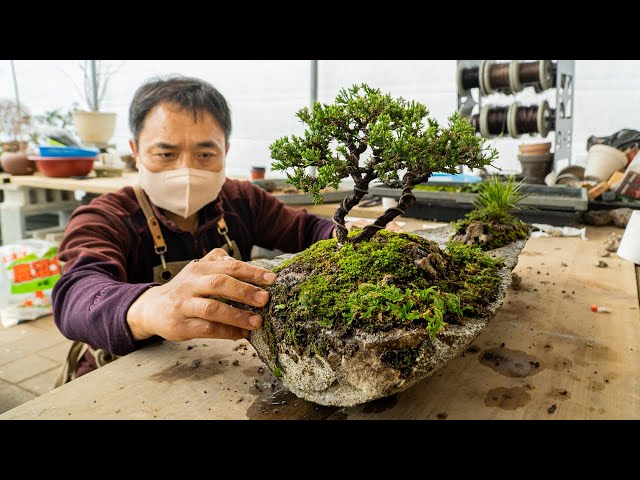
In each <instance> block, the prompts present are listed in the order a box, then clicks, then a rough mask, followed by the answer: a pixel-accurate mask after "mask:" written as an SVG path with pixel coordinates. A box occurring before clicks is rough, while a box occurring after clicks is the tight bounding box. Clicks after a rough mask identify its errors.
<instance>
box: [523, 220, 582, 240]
mask: <svg viewBox="0 0 640 480" xmlns="http://www.w3.org/2000/svg"><path fill="white" fill-rule="evenodd" d="M531 226H533V227H536V228H537V229H538V230H540V231H538V232H533V233H532V234H531V237H532V238H538V237H581V238H582V240H587V227H584V228H574V227H554V226H552V225H546V224H544V223H532V224H531Z"/></svg>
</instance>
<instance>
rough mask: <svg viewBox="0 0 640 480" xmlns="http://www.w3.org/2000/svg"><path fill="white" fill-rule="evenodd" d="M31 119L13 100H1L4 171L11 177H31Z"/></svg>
mask: <svg viewBox="0 0 640 480" xmlns="http://www.w3.org/2000/svg"><path fill="white" fill-rule="evenodd" d="M30 127H31V117H30V116H29V112H28V110H27V109H26V108H25V107H24V106H20V105H18V104H17V103H16V102H14V101H13V100H0V139H1V141H2V156H1V157H0V163H1V164H2V169H3V170H4V171H5V172H7V173H9V174H11V175H31V174H32V173H33V172H35V166H34V164H33V162H31V161H30V160H28V159H27V148H28V145H29V142H28V140H29V131H30Z"/></svg>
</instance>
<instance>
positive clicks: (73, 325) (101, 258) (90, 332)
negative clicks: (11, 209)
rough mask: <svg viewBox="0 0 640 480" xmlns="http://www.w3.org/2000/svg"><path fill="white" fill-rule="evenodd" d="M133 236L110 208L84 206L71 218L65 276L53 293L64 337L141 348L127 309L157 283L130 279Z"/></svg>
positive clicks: (64, 248)
mask: <svg viewBox="0 0 640 480" xmlns="http://www.w3.org/2000/svg"><path fill="white" fill-rule="evenodd" d="M132 235H133V232H132V231H131V230H130V229H129V228H128V227H127V225H126V224H125V223H124V221H123V220H122V218H121V217H120V216H118V215H116V214H115V213H113V212H110V209H109V208H108V207H107V206H103V208H101V206H96V205H93V204H92V205H87V206H82V207H79V208H78V209H76V211H75V212H74V213H73V215H72V216H71V218H70V220H69V224H68V225H67V228H66V230H65V236H64V238H63V241H62V243H61V245H60V250H59V254H58V258H59V259H60V261H61V262H63V267H62V272H63V275H62V277H61V278H60V279H59V280H58V282H57V283H56V285H55V286H54V288H53V292H52V300H53V310H54V319H55V322H56V325H57V326H58V328H59V329H60V331H61V332H62V334H63V335H64V336H65V337H67V338H70V339H72V340H80V341H83V342H85V343H88V344H90V345H93V346H96V347H99V348H103V349H105V350H107V351H109V352H112V353H114V354H116V355H124V354H126V353H129V352H131V351H133V350H135V349H136V348H137V345H136V344H135V342H134V339H133V337H132V335H131V331H130V329H129V327H128V325H127V323H126V321H125V316H126V311H127V310H128V308H129V306H130V305H131V304H132V303H133V302H134V301H135V300H136V299H137V298H138V297H139V296H140V295H141V294H142V293H143V292H145V291H146V290H147V289H149V288H150V287H152V286H154V285H156V284H154V283H144V284H132V283H128V282H127V275H126V257H127V254H126V252H127V251H128V250H129V249H130V248H131V242H132Z"/></svg>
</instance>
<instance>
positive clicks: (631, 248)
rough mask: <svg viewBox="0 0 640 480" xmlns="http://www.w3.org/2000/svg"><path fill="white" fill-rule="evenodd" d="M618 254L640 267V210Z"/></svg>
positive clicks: (634, 213) (633, 219)
mask: <svg viewBox="0 0 640 480" xmlns="http://www.w3.org/2000/svg"><path fill="white" fill-rule="evenodd" d="M591 148H593V147H591ZM617 253H618V256H619V257H622V258H624V259H625V260H629V261H630V262H633V263H635V264H636V265H640V210H634V211H633V212H632V213H631V217H630V218H629V223H627V227H626V229H625V231H624V235H623V236H622V240H621V241H620V246H619V247H618V252H617Z"/></svg>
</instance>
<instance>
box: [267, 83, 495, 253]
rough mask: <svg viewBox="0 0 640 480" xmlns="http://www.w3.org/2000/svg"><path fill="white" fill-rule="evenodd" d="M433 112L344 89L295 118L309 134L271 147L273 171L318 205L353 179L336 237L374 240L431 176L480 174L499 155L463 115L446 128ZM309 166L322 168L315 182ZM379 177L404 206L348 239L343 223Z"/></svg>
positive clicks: (374, 92)
mask: <svg viewBox="0 0 640 480" xmlns="http://www.w3.org/2000/svg"><path fill="white" fill-rule="evenodd" d="M428 114H429V112H428V110H427V108H426V107H425V106H424V105H423V104H421V103H419V102H415V101H407V100H404V99H403V98H402V97H399V98H392V97H391V95H390V94H382V93H381V92H380V90H379V89H375V88H371V87H369V86H368V85H366V84H361V85H354V86H352V87H351V88H349V89H344V88H343V89H341V90H340V92H339V94H338V96H337V97H336V99H335V103H333V104H321V103H319V102H315V103H314V105H313V108H312V109H311V110H309V108H302V109H301V110H299V111H298V112H297V114H296V116H297V117H298V118H299V119H300V120H301V121H302V122H303V123H304V124H306V129H305V132H304V135H303V136H302V137H298V136H296V135H292V136H291V138H289V137H287V136H285V137H283V138H280V139H278V140H276V141H275V142H273V143H272V144H271V145H270V149H271V156H272V158H273V159H274V160H275V162H273V164H272V166H271V168H272V169H273V170H284V171H285V172H286V174H287V177H288V183H290V184H292V185H293V186H294V187H296V188H299V189H301V190H304V191H305V192H309V193H311V194H312V195H313V197H314V201H316V202H317V203H319V202H321V201H322V196H321V195H320V190H321V189H323V188H326V187H328V186H331V187H333V188H338V185H339V184H340V181H341V180H342V179H344V178H347V177H349V176H351V178H352V179H353V181H354V187H353V193H352V194H351V195H349V196H347V197H346V198H345V199H344V200H343V201H342V203H341V204H340V206H339V207H338V209H337V210H336V213H335V214H334V216H333V221H334V223H335V224H336V227H337V229H336V235H337V238H338V242H339V243H340V244H341V245H343V244H345V243H348V242H354V243H357V242H360V241H363V240H368V239H370V238H371V237H373V235H375V233H376V232H377V231H379V230H380V229H383V228H384V227H385V226H386V225H387V224H388V223H389V222H390V221H392V220H393V219H394V218H395V217H397V216H398V215H401V214H404V213H405V212H406V210H407V208H408V207H410V206H411V205H412V204H413V202H414V201H415V196H414V195H413V193H412V189H413V187H414V186H415V185H417V184H420V183H424V182H426V181H427V180H428V178H429V177H430V176H431V174H432V173H434V172H447V173H457V171H458V166H459V165H467V166H468V167H470V168H481V167H484V166H486V165H489V164H490V163H491V161H492V160H493V159H494V158H495V157H496V156H497V152H496V150H495V149H492V148H488V149H485V148H484V144H485V142H486V140H485V139H484V138H482V137H478V136H476V135H475V132H474V128H473V127H472V126H471V125H470V124H469V123H468V122H467V121H466V120H465V119H463V118H461V117H460V116H459V115H458V114H457V113H454V114H453V115H451V116H450V117H449V121H448V125H447V127H446V128H442V127H441V126H440V125H439V124H438V122H437V121H436V120H435V119H433V118H430V117H429V116H428ZM307 167H316V171H317V176H311V175H308V174H307V173H306V169H307ZM401 172H403V173H401ZM375 179H378V180H380V181H382V182H384V183H386V184H387V185H389V186H391V187H395V188H402V195H401V197H400V199H399V201H398V205H397V207H393V208H390V209H388V210H386V211H385V212H384V214H383V215H382V216H380V217H378V218H377V219H376V221H375V222H374V223H373V224H372V225H369V226H367V227H365V228H364V229H363V230H362V232H361V233H360V234H359V235H357V236H355V237H350V236H348V235H347V233H348V232H347V228H346V227H345V221H344V218H345V216H346V215H347V214H348V213H349V211H350V210H351V209H352V208H353V207H355V206H356V205H357V204H358V203H359V202H360V200H361V199H362V197H363V196H364V195H366V194H367V193H368V189H369V184H370V183H371V182H372V181H373V180H375Z"/></svg>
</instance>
